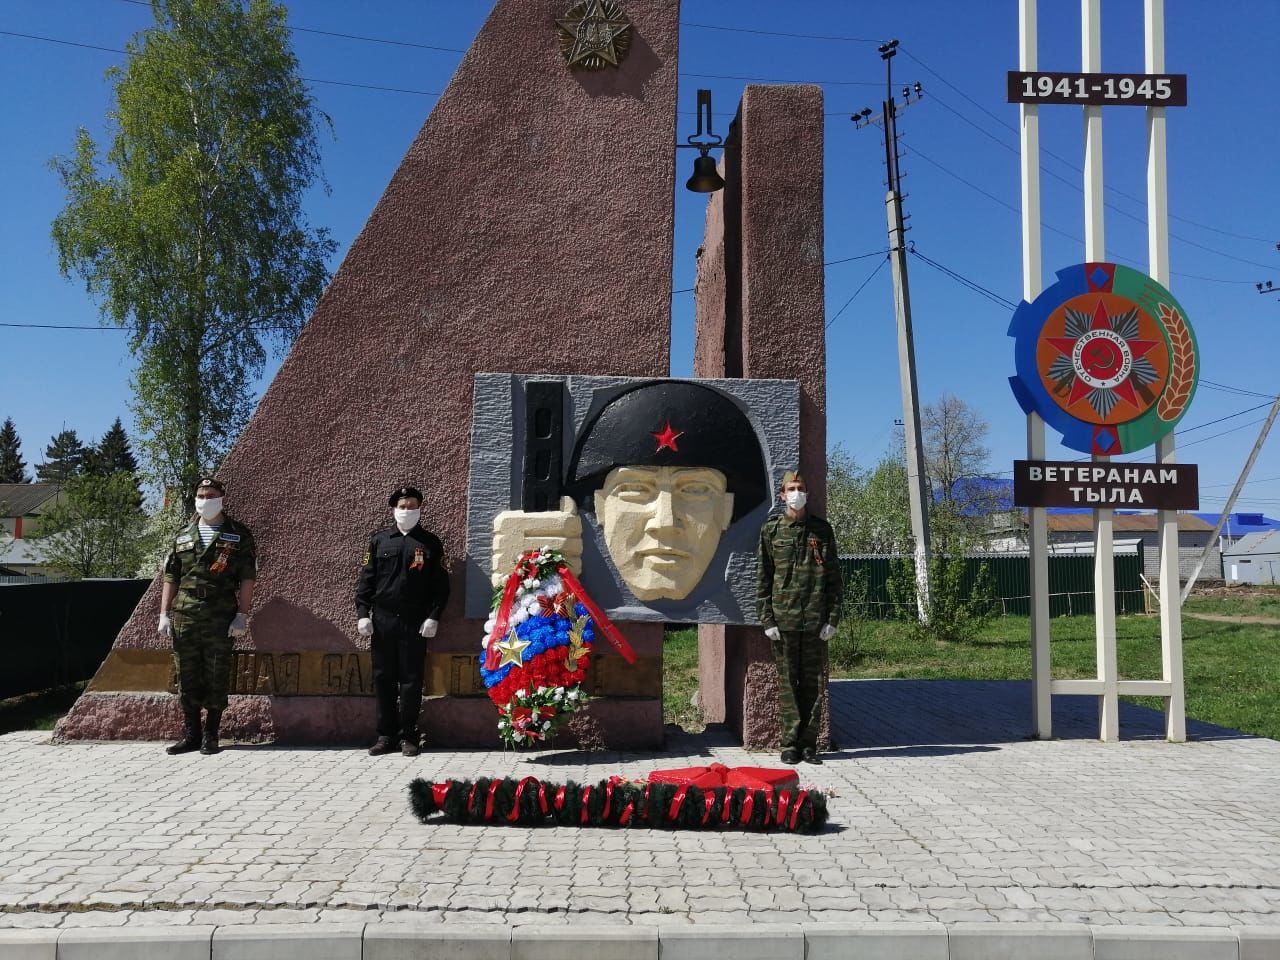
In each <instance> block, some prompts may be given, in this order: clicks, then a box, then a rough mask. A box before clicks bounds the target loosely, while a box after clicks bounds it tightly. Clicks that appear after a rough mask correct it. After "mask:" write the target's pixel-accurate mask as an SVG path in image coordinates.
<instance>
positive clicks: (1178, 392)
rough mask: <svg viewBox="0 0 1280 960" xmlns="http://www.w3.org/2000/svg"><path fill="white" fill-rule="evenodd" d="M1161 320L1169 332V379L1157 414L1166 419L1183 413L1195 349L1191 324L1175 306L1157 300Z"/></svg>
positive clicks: (1192, 379) (1193, 371)
mask: <svg viewBox="0 0 1280 960" xmlns="http://www.w3.org/2000/svg"><path fill="white" fill-rule="evenodd" d="M1160 322H1161V323H1162V324H1164V328H1165V330H1166V331H1168V333H1169V353H1170V356H1169V383H1168V384H1167V385H1166V386H1165V390H1164V393H1162V394H1161V395H1160V402H1159V403H1158V404H1157V405H1156V416H1158V417H1159V418H1160V419H1161V420H1163V421H1165V422H1166V423H1169V422H1172V421H1174V420H1177V419H1178V417H1180V416H1182V413H1183V411H1184V410H1186V409H1187V403H1188V402H1189V401H1190V400H1191V388H1192V387H1194V386H1195V383H1196V350H1195V344H1194V343H1192V340H1191V328H1190V327H1188V326H1187V321H1186V320H1184V319H1183V318H1182V314H1180V313H1178V311H1177V310H1175V309H1173V308H1172V307H1170V306H1168V305H1167V304H1164V303H1162V304H1160Z"/></svg>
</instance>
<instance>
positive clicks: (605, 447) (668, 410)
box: [568, 380, 769, 520]
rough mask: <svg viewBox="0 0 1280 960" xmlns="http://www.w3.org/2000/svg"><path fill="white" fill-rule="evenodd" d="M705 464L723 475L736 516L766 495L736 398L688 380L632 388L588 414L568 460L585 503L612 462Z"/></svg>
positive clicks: (758, 455) (751, 433) (752, 433)
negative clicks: (731, 496) (570, 459)
mask: <svg viewBox="0 0 1280 960" xmlns="http://www.w3.org/2000/svg"><path fill="white" fill-rule="evenodd" d="M626 465H636V466H648V467H709V468H711V469H713V470H719V471H720V472H721V473H723V474H724V475H725V479H726V481H727V486H728V490H729V492H730V493H732V494H733V519H734V520H738V519H741V518H742V517H744V516H746V515H747V514H748V513H750V512H751V511H752V510H753V509H754V508H755V507H756V506H758V505H759V504H760V503H762V502H763V501H764V500H766V499H767V497H768V493H767V491H768V489H769V477H768V473H767V472H766V471H765V466H764V454H763V453H762V452H761V450H760V438H759V437H758V436H757V434H756V430H755V427H754V426H752V423H751V421H750V419H748V417H747V415H746V413H744V412H743V410H742V408H741V407H739V406H738V404H737V403H736V402H734V400H733V399H731V398H730V397H728V396H726V395H725V394H723V393H721V392H720V391H719V390H714V389H712V388H711V387H708V386H704V385H703V384H700V383H694V382H691V381H688V380H651V381H649V382H647V383H642V384H638V385H637V386H634V387H629V388H627V389H626V390H624V391H623V392H622V393H619V394H618V395H617V396H615V397H614V398H613V399H611V400H609V401H608V402H607V403H605V404H604V406H602V407H601V408H600V409H599V410H598V411H597V412H596V413H595V414H594V415H593V416H591V417H589V418H588V420H587V422H586V424H585V425H584V427H583V430H582V433H581V434H580V435H579V438H578V442H577V445H576V448H575V449H574V452H573V460H572V461H571V462H570V465H569V474H568V476H569V484H568V486H569V493H570V494H571V495H572V496H573V497H574V498H575V499H576V500H578V502H579V503H582V502H583V501H584V500H585V498H586V497H588V496H592V495H594V494H595V492H596V491H597V490H599V489H600V488H601V487H602V486H603V485H604V480H605V477H606V476H608V474H609V471H610V470H612V469H613V468H614V467H620V466H626Z"/></svg>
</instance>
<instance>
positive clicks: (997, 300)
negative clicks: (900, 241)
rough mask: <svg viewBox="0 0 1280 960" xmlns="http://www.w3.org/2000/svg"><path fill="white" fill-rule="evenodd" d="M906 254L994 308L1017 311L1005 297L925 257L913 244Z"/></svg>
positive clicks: (1014, 304)
mask: <svg viewBox="0 0 1280 960" xmlns="http://www.w3.org/2000/svg"><path fill="white" fill-rule="evenodd" d="M907 252H908V253H910V254H912V255H913V256H915V257H916V258H917V259H919V260H923V261H924V262H925V263H927V264H928V265H929V266H931V267H933V268H934V269H935V270H937V271H938V272H939V273H942V274H944V275H945V276H948V277H950V278H951V279H952V280H954V281H956V282H957V283H959V284H961V285H962V286H965V287H968V288H969V289H970V290H972V291H973V292H974V293H977V294H979V295H981V296H983V297H986V298H987V299H988V300H990V301H991V302H992V303H994V304H995V305H996V306H999V307H1004V308H1005V309H1007V310H1015V309H1017V306H1018V305H1017V304H1016V303H1014V302H1013V301H1012V300H1010V299H1008V298H1007V297H1002V296H1001V295H1000V294H998V293H996V292H995V291H994V290H990V289H988V288H987V287H984V286H983V285H982V284H980V283H978V281H976V280H971V279H970V278H969V277H966V276H965V275H964V274H962V273H960V272H958V271H956V270H952V269H951V268H950V267H946V266H943V265H942V264H941V263H938V261H936V260H933V259H930V258H929V257H926V256H925V255H924V254H923V253H921V252H920V251H919V250H917V249H916V248H915V245H914V244H913V245H912V246H911V247H910V248H909V249H908V250H907Z"/></svg>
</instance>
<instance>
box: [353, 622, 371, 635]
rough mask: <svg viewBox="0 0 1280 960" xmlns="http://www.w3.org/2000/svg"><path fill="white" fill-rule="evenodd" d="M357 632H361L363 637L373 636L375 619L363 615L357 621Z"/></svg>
mask: <svg viewBox="0 0 1280 960" xmlns="http://www.w3.org/2000/svg"><path fill="white" fill-rule="evenodd" d="M356 633H358V634H360V636H362V637H372V636H373V621H372V620H370V619H369V618H368V617H361V618H360V619H359V620H358V621H357V622H356Z"/></svg>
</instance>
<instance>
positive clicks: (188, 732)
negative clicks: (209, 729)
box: [164, 707, 200, 756]
mask: <svg viewBox="0 0 1280 960" xmlns="http://www.w3.org/2000/svg"><path fill="white" fill-rule="evenodd" d="M182 726H183V733H182V739H181V740H179V741H178V742H177V743H171V744H169V746H167V747H165V748H164V752H165V753H167V754H169V755H170V756H176V755H177V754H179V753H190V752H191V751H192V750H199V749H200V708H199V707H196V708H195V709H194V710H183V711H182Z"/></svg>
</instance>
